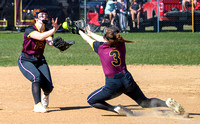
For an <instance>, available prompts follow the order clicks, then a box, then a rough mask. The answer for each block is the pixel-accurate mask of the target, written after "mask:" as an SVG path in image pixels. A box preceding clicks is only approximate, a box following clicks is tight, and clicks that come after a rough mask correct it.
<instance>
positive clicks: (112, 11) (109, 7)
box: [105, 0, 117, 25]
mask: <svg viewBox="0 0 200 124" xmlns="http://www.w3.org/2000/svg"><path fill="white" fill-rule="evenodd" d="M116 3H117V1H115V0H107V3H106V8H105V14H106V15H109V19H110V24H111V25H114V24H113V22H114V19H115V16H116Z"/></svg>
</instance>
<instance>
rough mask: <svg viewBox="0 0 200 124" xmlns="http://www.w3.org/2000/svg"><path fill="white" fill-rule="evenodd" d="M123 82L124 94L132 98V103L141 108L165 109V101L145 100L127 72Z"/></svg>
mask: <svg viewBox="0 0 200 124" xmlns="http://www.w3.org/2000/svg"><path fill="white" fill-rule="evenodd" d="M123 82H124V85H125V87H126V89H127V90H126V91H125V92H124V93H125V94H126V95H128V96H129V97H130V98H132V99H133V100H134V101H136V102H137V103H138V105H140V106H141V107H143V108H151V107H167V105H166V103H165V101H163V100H161V99H157V98H150V99H149V98H147V97H146V96H145V95H144V93H143V92H142V91H141V89H140V87H139V86H138V85H137V84H136V82H135V81H134V79H133V77H132V75H131V74H130V73H129V72H127V73H126V74H125V76H124V81H123Z"/></svg>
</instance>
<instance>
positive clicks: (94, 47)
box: [93, 41, 104, 53]
mask: <svg viewBox="0 0 200 124" xmlns="http://www.w3.org/2000/svg"><path fill="white" fill-rule="evenodd" d="M102 44H104V42H98V41H95V42H93V51H94V52H96V53H98V49H99V46H100V45H102Z"/></svg>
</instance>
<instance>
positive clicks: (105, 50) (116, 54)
mask: <svg viewBox="0 0 200 124" xmlns="http://www.w3.org/2000/svg"><path fill="white" fill-rule="evenodd" d="M93 50H94V51H95V52H96V53H98V55H99V57H100V61H101V64H102V68H103V71H104V73H105V75H113V74H117V73H120V72H122V71H123V70H126V61H125V56H126V47H125V43H124V42H121V43H120V45H119V46H118V47H116V48H115V47H110V46H109V45H108V44H107V43H104V42H98V41H95V42H94V43H93Z"/></svg>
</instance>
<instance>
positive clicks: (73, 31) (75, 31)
mask: <svg viewBox="0 0 200 124" xmlns="http://www.w3.org/2000/svg"><path fill="white" fill-rule="evenodd" d="M79 30H81V31H83V32H84V33H85V31H84V30H83V29H82V28H79V27H77V26H74V27H72V28H71V32H72V33H73V34H79V33H78V31H79Z"/></svg>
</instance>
